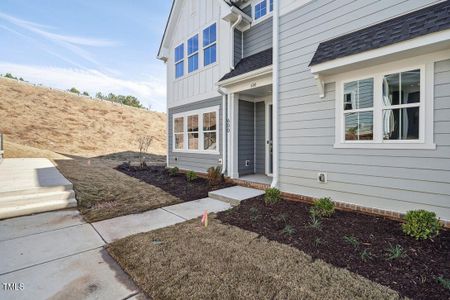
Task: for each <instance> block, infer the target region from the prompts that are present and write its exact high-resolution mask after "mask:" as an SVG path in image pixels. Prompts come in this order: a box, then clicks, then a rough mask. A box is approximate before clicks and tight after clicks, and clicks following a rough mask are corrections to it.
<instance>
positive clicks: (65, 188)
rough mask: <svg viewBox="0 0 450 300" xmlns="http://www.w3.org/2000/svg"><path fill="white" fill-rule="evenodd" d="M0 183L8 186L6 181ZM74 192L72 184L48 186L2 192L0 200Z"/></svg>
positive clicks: (0, 192)
mask: <svg viewBox="0 0 450 300" xmlns="http://www.w3.org/2000/svg"><path fill="white" fill-rule="evenodd" d="M0 182H1V183H2V184H7V183H6V182H5V181H0ZM16 183H17V182H16ZM72 190H73V185H72V184H71V183H69V184H64V185H55V186H48V187H33V188H24V189H16V190H12V191H6V192H2V191H0V199H2V198H6V197H14V196H23V195H34V194H42V193H56V192H67V191H69V192H70V191H72ZM0 201H1V200H0Z"/></svg>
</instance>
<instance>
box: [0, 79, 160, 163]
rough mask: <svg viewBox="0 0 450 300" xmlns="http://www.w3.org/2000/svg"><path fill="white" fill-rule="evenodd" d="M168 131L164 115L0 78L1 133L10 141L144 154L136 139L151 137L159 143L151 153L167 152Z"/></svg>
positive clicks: (65, 150)
mask: <svg viewBox="0 0 450 300" xmlns="http://www.w3.org/2000/svg"><path fill="white" fill-rule="evenodd" d="M165 128H166V114H164V113H157V112H149V111H146V110H142V109H135V108H131V107H126V106H120V105H115V104H112V103H109V102H103V101H98V100H91V99H88V98H85V97H79V96H76V95H72V94H69V93H64V92H60V91H55V90H50V89H48V88H42V87H35V86H31V85H28V84H25V83H20V82H16V81H13V80H7V79H3V78H0V132H3V133H4V134H6V141H8V142H10V143H15V144H20V145H25V146H29V147H34V148H38V149H44V150H50V151H53V152H57V153H61V154H69V155H80V156H97V155H104V154H109V153H117V152H123V151H138V148H137V141H136V140H137V139H138V138H139V137H140V136H143V135H151V136H153V137H154V141H153V143H152V145H151V146H150V149H149V150H148V152H150V153H154V154H164V153H165V149H166V138H165V131H166V129H165ZM6 151H8V149H6ZM6 154H7V153H6Z"/></svg>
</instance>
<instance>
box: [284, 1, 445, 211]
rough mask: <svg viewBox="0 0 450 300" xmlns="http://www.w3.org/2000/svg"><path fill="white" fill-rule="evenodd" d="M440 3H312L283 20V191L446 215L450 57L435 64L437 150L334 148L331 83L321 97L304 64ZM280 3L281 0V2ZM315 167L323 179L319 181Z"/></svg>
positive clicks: (392, 208) (285, 16)
mask: <svg viewBox="0 0 450 300" xmlns="http://www.w3.org/2000/svg"><path fill="white" fill-rule="evenodd" d="M437 2H439V1H423V0H406V1H405V0H403V1H400V0H395V1H393V0H380V1H374V0H358V1H354V0H339V1H331V0H317V1H312V2H309V3H308V4H306V5H304V6H302V7H300V8H298V9H296V10H293V11H290V12H289V13H287V14H284V15H282V16H281V17H280V41H279V42H280V57H279V60H280V65H279V68H280V94H279V126H280V128H279V129H280V137H279V142H280V147H279V151H280V169H279V172H280V178H279V180H280V188H281V190H282V191H284V192H288V193H294V194H300V195H306V196H311V197H328V196H329V197H332V198H333V200H336V201H339V202H345V203H351V204H356V205H360V206H365V207H371V208H377V209H383V210H391V211H396V212H401V213H404V212H406V211H407V210H412V209H427V210H431V211H435V212H436V213H437V214H438V215H439V216H440V217H441V218H443V219H446V220H450V60H445V61H439V62H436V63H435V69H434V72H435V78H434V80H435V82H434V99H433V100H434V142H435V143H436V145H437V149H436V150H400V149H398V150H387V149H386V150H382V149H379V150H377V149H335V148H333V145H334V142H335V101H336V99H335V97H336V95H335V83H329V84H326V86H325V91H326V94H325V97H324V98H320V97H319V94H318V88H317V86H316V83H315V81H314V78H313V75H312V74H311V72H310V69H309V67H308V65H309V62H310V61H311V59H312V57H313V54H314V51H315V50H316V49H317V46H318V44H319V43H320V42H321V41H325V40H329V39H332V38H334V37H337V36H340V35H343V34H346V33H349V32H352V31H355V30H358V29H361V28H364V27H367V26H370V25H373V24H376V23H379V22H382V21H385V20H387V19H390V18H393V17H395V16H398V15H400V14H404V13H408V12H411V11H414V10H417V9H420V8H422V7H424V6H426V5H430V4H433V3H437ZM281 5H283V0H281ZM318 172H326V173H327V174H328V183H325V184H322V183H319V182H318V181H317V174H318Z"/></svg>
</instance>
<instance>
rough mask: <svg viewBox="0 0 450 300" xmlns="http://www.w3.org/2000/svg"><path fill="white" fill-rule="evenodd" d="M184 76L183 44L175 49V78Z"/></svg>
mask: <svg viewBox="0 0 450 300" xmlns="http://www.w3.org/2000/svg"><path fill="white" fill-rule="evenodd" d="M183 75H184V44H181V45H179V46H178V47H176V48H175V78H180V77H182V76H183Z"/></svg>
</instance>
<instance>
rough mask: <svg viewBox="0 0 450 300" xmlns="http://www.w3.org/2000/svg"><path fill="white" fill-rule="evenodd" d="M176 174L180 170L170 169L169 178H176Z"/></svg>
mask: <svg viewBox="0 0 450 300" xmlns="http://www.w3.org/2000/svg"><path fill="white" fill-rule="evenodd" d="M178 172H180V170H179V169H178V168H177V167H173V168H170V169H169V176H171V177H173V176H177V174H178Z"/></svg>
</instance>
